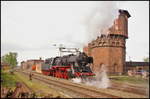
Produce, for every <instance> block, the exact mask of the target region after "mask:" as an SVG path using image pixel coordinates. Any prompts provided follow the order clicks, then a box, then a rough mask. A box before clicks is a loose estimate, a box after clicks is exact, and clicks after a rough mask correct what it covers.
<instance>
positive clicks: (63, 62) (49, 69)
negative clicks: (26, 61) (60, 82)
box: [42, 52, 95, 79]
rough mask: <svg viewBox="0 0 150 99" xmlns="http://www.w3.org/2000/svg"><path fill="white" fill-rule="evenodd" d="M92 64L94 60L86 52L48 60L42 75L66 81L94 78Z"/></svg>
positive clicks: (43, 66) (43, 67) (43, 65)
mask: <svg viewBox="0 0 150 99" xmlns="http://www.w3.org/2000/svg"><path fill="white" fill-rule="evenodd" d="M92 63H93V58H92V57H88V56H87V55H86V54H85V53H84V52H79V53H78V54H76V55H75V54H69V55H64V56H59V57H54V58H48V59H46V60H45V62H44V63H43V64H42V73H43V74H45V75H50V76H54V77H58V78H64V79H69V78H75V77H81V78H82V77H87V76H94V75H95V74H94V73H93V72H92V70H91V68H90V66H91V65H92Z"/></svg>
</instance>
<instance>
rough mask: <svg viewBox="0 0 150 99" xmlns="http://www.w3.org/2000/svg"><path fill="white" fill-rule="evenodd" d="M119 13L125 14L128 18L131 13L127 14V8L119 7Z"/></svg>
mask: <svg viewBox="0 0 150 99" xmlns="http://www.w3.org/2000/svg"><path fill="white" fill-rule="evenodd" d="M119 13H123V14H126V15H127V17H128V18H129V17H131V15H130V14H129V12H128V11H127V10H123V9H119Z"/></svg>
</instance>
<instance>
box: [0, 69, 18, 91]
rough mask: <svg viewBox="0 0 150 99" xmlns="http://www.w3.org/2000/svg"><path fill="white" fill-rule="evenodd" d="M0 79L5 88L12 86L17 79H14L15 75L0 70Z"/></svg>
mask: <svg viewBox="0 0 150 99" xmlns="http://www.w3.org/2000/svg"><path fill="white" fill-rule="evenodd" d="M1 79H2V82H1V86H3V87H6V88H14V87H15V86H16V82H18V81H19V80H18V79H16V77H15V75H12V74H10V73H9V72H6V71H1Z"/></svg>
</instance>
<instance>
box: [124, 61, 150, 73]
mask: <svg viewBox="0 0 150 99" xmlns="http://www.w3.org/2000/svg"><path fill="white" fill-rule="evenodd" d="M128 70H133V71H139V70H144V71H149V62H135V61H134V62H133V61H129V62H126V71H128Z"/></svg>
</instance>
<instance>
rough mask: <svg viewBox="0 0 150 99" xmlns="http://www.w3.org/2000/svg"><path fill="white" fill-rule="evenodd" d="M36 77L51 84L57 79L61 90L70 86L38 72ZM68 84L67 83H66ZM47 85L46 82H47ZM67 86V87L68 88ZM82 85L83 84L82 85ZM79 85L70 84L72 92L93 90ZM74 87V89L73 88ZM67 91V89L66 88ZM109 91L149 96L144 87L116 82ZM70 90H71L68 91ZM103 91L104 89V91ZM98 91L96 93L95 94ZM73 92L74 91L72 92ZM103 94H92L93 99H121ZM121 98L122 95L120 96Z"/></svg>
mask: <svg viewBox="0 0 150 99" xmlns="http://www.w3.org/2000/svg"><path fill="white" fill-rule="evenodd" d="M34 75H37V76H40V77H39V78H41V79H42V78H43V77H44V79H45V78H46V79H47V80H51V82H52V81H54V82H56V79H57V83H58V82H59V83H61V85H55V86H59V87H60V88H61V87H62V85H63V86H64V85H65V84H67V85H68V83H67V82H69V81H68V80H67V81H66V80H64V79H59V78H53V77H49V76H44V75H41V74H40V73H36V72H34ZM39 78H37V79H39ZM52 79H54V80H52ZM65 82H66V83H65ZM45 83H46V82H45ZM67 85H66V86H67ZM80 85H81V84H80ZM80 85H79V84H77V83H69V86H72V87H70V88H71V89H70V90H72V88H74V89H76V87H78V90H82V89H83V90H92V89H90V88H85V87H81V86H80ZM73 86H74V87H73ZM63 89H65V88H63ZM66 89H67V88H66ZM95 89H97V90H92V91H93V92H94V93H99V91H98V88H95ZM108 89H111V90H114V91H115V90H116V91H117V90H118V91H122V92H127V93H133V94H137V95H142V96H148V92H147V90H146V89H145V88H143V87H137V86H134V85H128V84H123V83H121V84H120V83H114V82H112V83H111V86H110V87H109V88H108ZM68 90H69V89H68ZM78 90H77V91H74V93H79V94H80V93H82V91H81V92H79V91H78ZM102 90H103V89H102ZM95 91H96V92H95ZM72 92H73V91H72ZM86 93H89V92H86ZM86 93H85V94H86ZM100 93H101V94H99V95H98V96H97V95H94V94H93V93H91V94H93V97H106V96H108V97H109V96H110V97H114V98H119V97H118V96H117V95H116V96H115V95H107V94H108V93H107V94H106V93H104V92H100ZM79 94H78V95H77V96H79ZM82 94H83V95H84V93H82ZM83 95H82V96H81V97H83ZM85 96H87V97H92V96H88V95H84V97H85ZM119 96H120V95H119ZM120 98H121V97H120Z"/></svg>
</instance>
